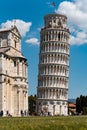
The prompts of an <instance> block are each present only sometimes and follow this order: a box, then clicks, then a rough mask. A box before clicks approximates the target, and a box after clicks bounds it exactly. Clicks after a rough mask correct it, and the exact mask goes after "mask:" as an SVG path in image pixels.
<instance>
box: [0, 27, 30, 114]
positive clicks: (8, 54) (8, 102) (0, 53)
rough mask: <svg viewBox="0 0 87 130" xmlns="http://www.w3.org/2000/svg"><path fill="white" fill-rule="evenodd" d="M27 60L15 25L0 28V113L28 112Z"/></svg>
mask: <svg viewBox="0 0 87 130" xmlns="http://www.w3.org/2000/svg"><path fill="white" fill-rule="evenodd" d="M27 68H28V64H27V60H26V58H25V57H24V56H23V55H22V53H21V36H20V33H19V31H18V29H17V27H16V26H12V27H11V28H8V29H6V28H4V29H1V30H0V114H1V115H3V116H8V115H12V116H21V115H27V113H28V74H27Z"/></svg>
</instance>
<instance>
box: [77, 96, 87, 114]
mask: <svg viewBox="0 0 87 130" xmlns="http://www.w3.org/2000/svg"><path fill="white" fill-rule="evenodd" d="M76 112H78V113H82V112H83V114H86V115H87V96H82V95H81V96H80V97H77V99H76Z"/></svg>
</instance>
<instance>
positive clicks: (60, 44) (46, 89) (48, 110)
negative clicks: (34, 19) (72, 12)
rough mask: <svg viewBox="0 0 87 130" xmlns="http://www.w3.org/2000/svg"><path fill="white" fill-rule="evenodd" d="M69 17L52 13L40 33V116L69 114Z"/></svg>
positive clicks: (38, 101)
mask: <svg viewBox="0 0 87 130" xmlns="http://www.w3.org/2000/svg"><path fill="white" fill-rule="evenodd" d="M66 23H67V17H66V16H65V15H61V14H48V15H46V16H45V17H44V28H42V29H41V33H40V39H41V40H40V54H39V67H38V87H37V113H38V114H40V115H67V114H68V72H69V47H70V42H69V35H70V32H69V29H68V28H67V25H66Z"/></svg>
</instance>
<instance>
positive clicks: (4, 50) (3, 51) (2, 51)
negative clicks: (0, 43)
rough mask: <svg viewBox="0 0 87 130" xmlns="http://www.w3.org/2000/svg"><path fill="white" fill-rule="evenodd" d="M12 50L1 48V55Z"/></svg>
mask: <svg viewBox="0 0 87 130" xmlns="http://www.w3.org/2000/svg"><path fill="white" fill-rule="evenodd" d="M9 49H10V48H9V47H7V48H0V53H5V52H6V51H8V50H9Z"/></svg>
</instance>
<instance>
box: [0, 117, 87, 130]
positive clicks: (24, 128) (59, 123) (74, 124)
mask: <svg viewBox="0 0 87 130" xmlns="http://www.w3.org/2000/svg"><path fill="white" fill-rule="evenodd" d="M0 130H87V116H68V117H63V116H62V117H38V116H36V117H18V118H17V117H16V118H13V117H8V118H7V117H1V118H0Z"/></svg>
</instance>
